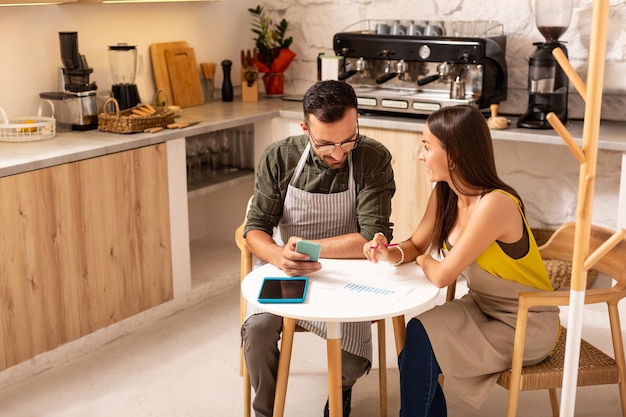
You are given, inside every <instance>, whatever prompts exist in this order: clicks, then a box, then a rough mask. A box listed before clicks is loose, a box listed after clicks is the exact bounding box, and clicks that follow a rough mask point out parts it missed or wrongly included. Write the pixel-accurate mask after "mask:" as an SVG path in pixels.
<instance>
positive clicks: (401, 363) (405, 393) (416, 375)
mask: <svg viewBox="0 0 626 417" xmlns="http://www.w3.org/2000/svg"><path fill="white" fill-rule="evenodd" d="M398 367H399V368H400V417H446V416H447V415H448V412H447V410H446V399H445V397H444V395H443V390H442V389H441V386H440V385H439V381H438V378H439V374H440V373H441V369H440V368H439V364H438V363H437V359H436V358H435V353H434V352H433V348H432V346H431V344H430V339H429V338H428V334H426V330H425V329H424V326H423V325H422V322H421V321H419V320H418V319H415V318H413V319H411V320H410V321H409V324H408V325H407V326H406V342H405V344H404V349H403V350H402V352H400V356H398Z"/></svg>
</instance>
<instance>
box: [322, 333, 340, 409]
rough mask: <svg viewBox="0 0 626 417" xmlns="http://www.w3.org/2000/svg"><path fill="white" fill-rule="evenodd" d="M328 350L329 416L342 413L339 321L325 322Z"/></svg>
mask: <svg viewBox="0 0 626 417" xmlns="http://www.w3.org/2000/svg"><path fill="white" fill-rule="evenodd" d="M326 344H327V350H328V411H329V416H330V417H341V416H342V415H343V404H342V403H343V398H342V390H341V323H336V322H328V323H326Z"/></svg>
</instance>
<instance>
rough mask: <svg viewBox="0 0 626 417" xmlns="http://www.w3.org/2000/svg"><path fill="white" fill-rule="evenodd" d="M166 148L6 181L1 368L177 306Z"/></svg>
mask: <svg viewBox="0 0 626 417" xmlns="http://www.w3.org/2000/svg"><path fill="white" fill-rule="evenodd" d="M167 184H168V178H167V152H166V145H165V144H161V145H155V146H149V147H145V148H140V149H135V150H131V151H126V152H121V153H116V154H111V155H107V156H103V157H99V158H93V159H88V160H84V161H79V162H74V163H69V164H64V165H59V166H54V167H51V168H46V169H40V170H36V171H31V172H26V173H23V174H18V175H13V176H9V177H3V178H0V189H1V190H2V193H1V195H0V262H1V263H2V268H1V269H0V370H1V369H5V368H8V367H10V366H13V365H15V364H17V363H20V362H23V361H25V360H27V359H29V358H32V357H33V356H35V355H37V354H38V353H42V352H45V351H48V350H51V349H54V348H56V347H57V346H59V345H61V344H63V343H66V342H69V341H72V340H75V339H77V338H79V337H81V336H84V335H86V334H89V333H91V332H94V331H96V330H98V329H100V328H103V327H106V326H108V325H111V324H113V323H115V322H117V321H120V320H122V319H124V318H127V317H130V316H132V315H134V314H137V313H139V312H141V311H144V310H147V309H149V308H151V307H154V306H156V305H158V304H161V303H163V302H165V301H167V300H169V299H171V298H172V260H171V246H170V220H169V202H168V186H167Z"/></svg>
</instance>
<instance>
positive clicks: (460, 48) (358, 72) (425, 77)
mask: <svg viewBox="0 0 626 417" xmlns="http://www.w3.org/2000/svg"><path fill="white" fill-rule="evenodd" d="M373 23H375V21H374V22H373V21H367V25H368V27H367V28H365V29H362V30H356V31H346V32H341V33H337V34H335V36H334V38H333V49H334V51H335V57H334V59H327V60H325V59H321V64H320V65H321V66H322V65H326V62H328V64H327V65H332V66H334V68H337V67H338V70H336V71H335V72H336V73H337V79H339V80H345V81H346V82H348V83H349V84H351V85H352V86H353V87H354V89H355V91H356V92H357V97H358V101H359V110H360V111H362V112H365V113H377V112H383V113H395V114H402V115H428V114H430V113H432V112H434V111H436V110H438V109H439V108H442V107H446V106H452V105H457V104H470V105H475V106H477V107H478V108H479V109H488V108H489V105H490V104H494V103H500V102H501V101H503V100H506V97H507V65H506V60H505V51H506V37H505V36H504V35H503V34H502V25H501V24H500V23H498V22H483V21H478V22H438V23H437V24H436V25H435V24H432V22H431V23H430V24H429V22H419V24H418V23H417V22H406V21H404V22H403V21H397V22H396V23H391V24H389V22H382V23H380V22H379V23H375V26H373ZM394 29H395V30H394ZM424 33H426V34H427V35H424ZM321 58H323V57H321ZM337 58H339V63H338V62H337ZM328 73H329V72H328V71H324V70H323V69H321V70H320V76H321V74H328Z"/></svg>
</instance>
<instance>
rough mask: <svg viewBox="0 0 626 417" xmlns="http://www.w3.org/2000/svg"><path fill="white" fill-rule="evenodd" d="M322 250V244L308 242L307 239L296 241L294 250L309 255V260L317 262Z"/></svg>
mask: <svg viewBox="0 0 626 417" xmlns="http://www.w3.org/2000/svg"><path fill="white" fill-rule="evenodd" d="M321 251H322V245H320V244H319V243H315V242H309V241H308V240H299V241H297V242H296V252H299V253H304V254H305V255H309V258H310V259H309V261H311V262H317V261H318V260H319V258H320V252H321Z"/></svg>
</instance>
